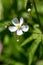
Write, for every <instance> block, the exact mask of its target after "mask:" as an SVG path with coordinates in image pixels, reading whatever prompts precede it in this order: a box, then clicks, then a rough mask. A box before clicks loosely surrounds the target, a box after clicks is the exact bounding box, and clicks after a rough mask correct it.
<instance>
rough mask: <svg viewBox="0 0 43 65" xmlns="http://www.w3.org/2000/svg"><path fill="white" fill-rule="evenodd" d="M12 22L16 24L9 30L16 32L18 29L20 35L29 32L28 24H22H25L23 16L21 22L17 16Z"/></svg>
mask: <svg viewBox="0 0 43 65" xmlns="http://www.w3.org/2000/svg"><path fill="white" fill-rule="evenodd" d="M12 23H13V25H14V26H9V30H10V31H11V32H15V31H16V32H17V35H19V36H20V35H22V34H23V32H27V31H28V29H29V26H28V25H22V24H23V18H22V17H21V18H20V22H19V21H18V19H17V18H14V19H13V20H12Z"/></svg>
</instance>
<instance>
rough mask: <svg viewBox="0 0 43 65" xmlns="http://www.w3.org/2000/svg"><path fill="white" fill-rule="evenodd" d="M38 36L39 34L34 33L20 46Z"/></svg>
mask: <svg viewBox="0 0 43 65" xmlns="http://www.w3.org/2000/svg"><path fill="white" fill-rule="evenodd" d="M37 37H38V34H32V35H31V36H30V37H29V38H27V39H26V40H25V41H24V42H23V43H22V44H21V45H20V46H21V47H22V46H24V45H26V44H27V43H29V42H30V41H32V40H33V39H36V38H37Z"/></svg>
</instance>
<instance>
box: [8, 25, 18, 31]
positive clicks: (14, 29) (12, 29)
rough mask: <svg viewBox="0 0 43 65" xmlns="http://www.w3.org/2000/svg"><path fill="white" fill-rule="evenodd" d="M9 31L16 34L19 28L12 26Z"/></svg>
mask: <svg viewBox="0 0 43 65" xmlns="http://www.w3.org/2000/svg"><path fill="white" fill-rule="evenodd" d="M9 30H10V31H11V32H15V31H16V30H17V28H16V27H14V26H10V27H9Z"/></svg>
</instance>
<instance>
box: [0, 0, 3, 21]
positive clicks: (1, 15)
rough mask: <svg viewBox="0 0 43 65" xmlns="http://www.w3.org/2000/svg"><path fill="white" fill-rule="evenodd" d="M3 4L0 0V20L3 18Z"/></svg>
mask: <svg viewBox="0 0 43 65" xmlns="http://www.w3.org/2000/svg"><path fill="white" fill-rule="evenodd" d="M3 12H4V9H3V4H2V0H0V21H1V20H3Z"/></svg>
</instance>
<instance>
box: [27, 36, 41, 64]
mask: <svg viewBox="0 0 43 65" xmlns="http://www.w3.org/2000/svg"><path fill="white" fill-rule="evenodd" d="M40 42H41V36H38V37H37V39H36V40H35V41H34V42H33V43H32V45H31V47H30V48H29V51H28V60H29V63H28V65H31V63H32V61H33V58H34V54H35V52H36V50H37V47H38V46H39V44H40Z"/></svg>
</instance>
